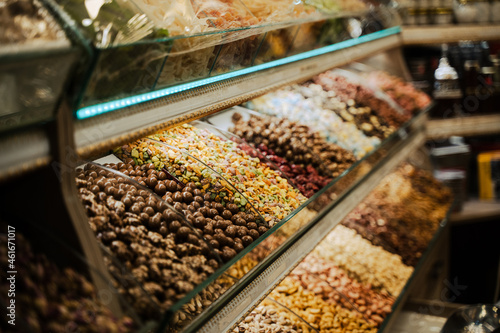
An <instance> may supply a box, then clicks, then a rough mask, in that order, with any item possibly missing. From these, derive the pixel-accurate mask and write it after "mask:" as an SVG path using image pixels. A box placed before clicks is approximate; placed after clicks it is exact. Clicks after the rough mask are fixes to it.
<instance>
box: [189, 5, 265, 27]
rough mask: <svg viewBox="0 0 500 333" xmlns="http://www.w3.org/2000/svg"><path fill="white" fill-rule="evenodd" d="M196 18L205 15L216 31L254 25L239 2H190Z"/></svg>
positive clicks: (253, 21)
mask: <svg viewBox="0 0 500 333" xmlns="http://www.w3.org/2000/svg"><path fill="white" fill-rule="evenodd" d="M192 3H193V7H194V8H195V11H196V12H197V13H198V16H202V15H205V16H206V17H207V18H210V20H211V22H213V24H214V25H215V27H216V28H218V29H223V30H225V29H232V28H240V27H247V26H251V25H256V24H258V23H259V19H258V18H256V17H255V16H254V15H253V14H252V13H251V12H250V11H249V10H248V8H247V7H246V6H245V5H244V4H243V3H242V2H241V1H240V0H209V1H203V0H192Z"/></svg>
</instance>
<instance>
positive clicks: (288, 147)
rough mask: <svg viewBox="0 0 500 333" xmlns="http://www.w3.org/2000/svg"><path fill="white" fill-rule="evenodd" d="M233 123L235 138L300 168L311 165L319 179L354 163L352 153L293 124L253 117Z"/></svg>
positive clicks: (286, 121) (236, 120)
mask: <svg viewBox="0 0 500 333" xmlns="http://www.w3.org/2000/svg"><path fill="white" fill-rule="evenodd" d="M233 120H234V122H235V125H234V128H233V129H232V131H233V133H235V134H236V135H238V136H240V137H242V138H243V139H245V140H247V141H248V142H251V143H254V144H255V145H256V146H257V147H258V148H263V147H264V146H265V147H266V148H268V149H270V150H271V151H272V152H273V153H274V154H276V155H277V156H279V157H282V158H285V159H286V160H287V161H288V162H290V163H292V164H296V165H299V166H301V167H302V168H306V167H307V166H308V165H310V166H312V167H313V168H314V169H316V170H318V172H319V174H320V175H321V176H324V177H331V178H335V177H337V176H339V175H340V174H341V173H342V172H344V171H345V170H346V169H347V168H349V167H350V166H351V165H352V163H354V162H355V157H354V155H353V154H352V153H351V152H349V151H347V150H345V149H343V148H341V147H339V146H338V145H336V144H334V143H330V142H327V141H326V140H325V139H324V138H323V137H321V135H320V134H319V133H316V132H313V131H311V130H310V129H309V128H308V127H307V126H303V125H300V124H298V123H296V122H291V121H288V120H286V119H280V118H276V117H271V116H263V117H258V116H254V115H252V117H251V118H250V119H249V120H248V121H242V120H241V119H240V120H238V118H236V119H235V118H233ZM261 144H262V146H259V145H261ZM264 151H265V150H264Z"/></svg>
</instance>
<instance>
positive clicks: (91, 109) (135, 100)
mask: <svg viewBox="0 0 500 333" xmlns="http://www.w3.org/2000/svg"><path fill="white" fill-rule="evenodd" d="M400 31H401V29H400V27H392V28H388V29H385V30H381V31H377V32H374V33H372V34H369V35H365V36H361V37H359V38H356V39H349V40H346V41H343V42H339V43H336V44H333V45H329V46H325V47H322V48H319V49H316V50H311V51H307V52H304V53H300V54H296V55H293V56H290V57H287V58H283V59H279V60H274V61H270V62H268V63H265V64H260V65H256V66H252V67H249V68H244V69H240V70H237V71H234V72H231V73H226V74H221V75H217V76H214V77H210V78H206V79H201V80H197V81H194V82H190V83H184V84H179V85H177V86H173V87H169V88H165V89H160V90H156V91H153V92H148V93H144V94H139V95H135V96H132V97H126V98H122V99H118V100H115V101H112V102H106V103H102V104H96V105H92V106H87V107H84V108H81V109H79V110H78V111H76V118H77V119H80V120H81V119H87V118H91V117H94V116H97V115H100V114H103V113H107V112H112V111H115V110H119V109H123V108H126V107H129V106H132V105H135V104H139V103H143V102H147V101H151V100H154V99H158V98H162V97H166V96H169V95H173V94H177V93H180V92H183V91H187V90H190V89H193V88H199V87H202V86H206V85H210V84H212V83H216V82H220V81H223V80H227V79H231V78H234V77H238V76H242V75H246V74H251V73H255V72H258V71H262V70H265V69H269V68H273V67H276V66H281V65H285V64H289V63H292V62H296V61H300V60H303V59H308V58H312V57H316V56H319V55H323V54H326V53H330V52H334V51H338V50H342V49H346V48H349V47H353V46H356V45H360V44H363V43H366V42H370V41H374V40H377V39H380V38H384V37H387V36H391V35H395V34H398V33H399V32H400Z"/></svg>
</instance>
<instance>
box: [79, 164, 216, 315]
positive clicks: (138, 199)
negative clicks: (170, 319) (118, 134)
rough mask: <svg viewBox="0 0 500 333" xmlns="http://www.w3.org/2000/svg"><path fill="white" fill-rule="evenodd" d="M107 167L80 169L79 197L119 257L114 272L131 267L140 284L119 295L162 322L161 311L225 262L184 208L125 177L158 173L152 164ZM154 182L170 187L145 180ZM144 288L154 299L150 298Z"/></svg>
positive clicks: (94, 228)
mask: <svg viewBox="0 0 500 333" xmlns="http://www.w3.org/2000/svg"><path fill="white" fill-rule="evenodd" d="M107 165H108V166H109V168H108V167H104V166H99V165H96V164H92V163H88V164H86V165H85V167H84V168H83V169H79V170H77V186H78V191H79V194H80V198H81V200H82V203H83V204H84V206H85V210H86V212H87V214H88V216H89V224H90V228H91V229H92V231H93V232H94V233H95V235H96V237H97V239H98V241H99V242H100V243H101V244H103V246H104V247H105V248H106V250H107V251H108V252H110V253H112V254H113V256H114V257H115V258H116V260H115V259H114V258H112V260H107V263H108V264H109V265H110V266H109V269H110V271H111V272H112V273H113V275H115V276H116V275H118V276H120V275H121V274H122V270H123V269H124V268H126V269H127V270H128V271H130V272H131V275H132V276H133V277H134V278H135V280H137V282H138V283H139V284H140V288H139V287H137V288H131V287H130V286H128V288H119V292H120V293H121V294H122V295H123V296H124V297H125V298H126V299H127V300H129V301H130V303H131V304H132V306H133V307H134V309H135V310H136V311H137V312H138V314H139V315H140V316H141V318H145V319H155V318H156V319H157V317H156V316H158V313H162V312H163V311H166V310H168V309H169V308H170V307H171V306H172V305H173V304H174V303H175V302H176V301H177V300H179V299H181V298H182V297H183V296H184V295H185V294H186V293H189V292H190V291H191V290H192V289H193V287H194V286H196V285H197V284H199V283H200V282H201V281H203V280H204V279H206V278H207V277H208V276H210V275H211V274H213V272H214V270H215V269H217V268H218V267H219V266H220V263H221V261H220V258H219V257H218V255H217V253H215V252H214V251H213V249H212V248H211V246H210V245H209V244H208V243H206V242H205V240H204V239H202V236H201V234H200V233H199V231H198V230H197V229H195V228H193V227H192V226H191V225H190V224H189V223H188V222H187V219H186V216H185V215H184V214H182V213H180V212H179V211H178V210H177V208H184V206H183V205H181V207H176V208H174V207H172V206H170V205H169V204H168V203H166V202H165V201H163V200H162V199H161V198H160V197H159V196H157V195H156V194H154V192H152V191H151V190H149V189H148V188H147V187H145V186H142V185H140V184H139V183H137V182H136V181H135V180H133V179H132V178H130V177H129V176H127V175H125V174H124V173H123V172H125V171H126V172H127V173H128V174H129V175H130V174H131V173H132V174H135V175H136V176H135V177H139V176H142V175H145V174H147V172H148V171H149V170H153V168H151V166H150V165H147V166H146V167H144V168H141V167H140V166H137V167H133V166H132V165H130V164H128V165H126V164H124V163H119V164H107ZM111 168H112V169H111ZM117 170H121V171H117ZM138 173H139V174H138ZM150 174H151V172H150ZM153 181H156V182H157V185H158V187H161V185H163V186H165V180H158V179H157V178H155V177H153V176H151V175H150V176H148V178H147V179H146V181H145V182H146V183H148V184H151V182H153ZM155 188H156V187H155ZM116 270H119V271H118V272H117V271H116ZM143 290H144V291H145V292H146V293H147V295H148V296H149V297H148V298H147V299H145V298H144V297H143ZM149 298H150V299H152V300H153V304H154V305H153V306H151V303H150V301H149Z"/></svg>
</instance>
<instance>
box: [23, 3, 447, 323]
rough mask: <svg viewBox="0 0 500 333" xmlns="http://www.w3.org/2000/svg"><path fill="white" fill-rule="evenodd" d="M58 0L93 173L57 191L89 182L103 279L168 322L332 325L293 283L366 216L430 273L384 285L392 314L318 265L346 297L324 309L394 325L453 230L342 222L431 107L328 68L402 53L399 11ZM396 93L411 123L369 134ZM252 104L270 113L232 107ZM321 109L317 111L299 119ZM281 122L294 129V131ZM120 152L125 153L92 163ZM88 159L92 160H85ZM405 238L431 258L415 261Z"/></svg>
mask: <svg viewBox="0 0 500 333" xmlns="http://www.w3.org/2000/svg"><path fill="white" fill-rule="evenodd" d="M43 3H44V4H45V5H46V6H47V8H49V9H50V10H51V11H53V12H54V13H56V16H57V17H58V19H59V22H62V24H63V26H64V28H65V29H66V31H67V32H68V34H69V35H70V38H71V39H72V41H73V42H74V43H76V44H78V45H80V47H81V49H82V50H83V52H84V54H85V56H86V57H84V58H82V59H83V60H84V61H83V62H84V63H83V64H80V66H79V68H78V70H77V71H76V72H75V73H77V74H75V75H76V78H74V79H73V80H72V88H71V90H68V98H71V97H72V98H73V101H74V104H73V105H72V106H71V107H69V108H68V109H66V110H65V111H68V112H67V113H68V114H69V117H68V115H66V116H67V118H66V119H65V121H67V122H68V123H67V124H70V125H71V126H68V127H67V131H68V133H66V132H65V133H66V134H68V135H67V136H63V135H61V133H60V131H62V130H61V128H60V127H59V128H58V129H57V131H58V137H57V139H56V142H53V143H57V144H54V146H58V147H56V148H54V149H55V150H56V152H57V155H58V157H57V158H58V159H63V160H61V162H62V163H63V166H65V167H67V168H66V169H67V170H68V171H67V172H68V173H69V174H71V175H72V176H74V177H73V178H72V181H74V182H75V184H73V183H68V182H67V179H65V178H62V180H60V181H61V183H60V184H58V185H56V186H57V187H69V188H72V189H73V190H74V192H73V194H72V196H71V197H70V198H69V199H68V200H70V201H72V202H73V204H75V206H73V207H77V206H78V210H79V211H81V212H83V213H84V214H81V216H77V217H75V215H72V216H71V218H70V219H71V220H73V222H74V224H78V225H80V226H82V228H88V229H89V230H88V231H89V233H90V235H91V236H92V237H94V238H95V239H93V240H94V241H97V243H98V244H100V249H101V252H102V253H101V252H99V253H96V254H95V258H97V260H99V261H102V262H103V267H104V268H105V269H104V270H103V272H101V273H106V274H107V276H108V279H109V280H110V281H111V280H115V281H114V282H112V284H113V286H114V288H115V289H116V295H119V298H121V299H123V300H125V301H126V302H125V304H120V306H119V307H118V308H119V309H122V310H123V309H126V311H125V312H126V313H128V312H127V311H128V310H131V313H135V314H134V315H133V316H132V315H130V316H131V317H132V318H133V319H134V321H135V322H138V323H139V324H138V326H140V327H143V328H144V327H146V328H149V329H151V330H152V331H156V332H165V331H168V332H194V331H200V332H222V331H229V330H233V329H236V328H237V327H239V326H241V328H242V329H245V327H246V325H247V324H248V325H249V327H251V326H252V325H259V320H258V319H256V318H265V320H268V321H270V322H271V323H273V322H274V321H277V324H279V325H285V326H287V325H288V326H289V327H292V328H293V327H295V328H297V327H300V328H301V329H302V330H303V331H308V332H315V331H317V330H318V329H319V328H320V326H318V325H316V324H317V323H315V318H316V317H317V314H315V313H311V312H307V311H305V312H304V311H302V310H301V309H295V308H293V305H292V304H291V303H287V302H286V299H284V298H281V296H282V295H280V294H282V293H287V292H286V291H285V289H286V290H289V289H293V288H295V286H294V283H295V282H293V281H292V282H293V283H292V282H290V279H291V278H294V276H295V277H297V276H298V275H300V274H299V273H297V271H296V270H294V271H292V268H294V267H295V266H297V265H299V266H298V268H297V269H300V268H302V269H303V270H304V269H305V268H304V265H302V264H300V263H301V261H302V260H303V259H304V258H305V257H306V255H308V254H309V253H311V252H313V253H314V252H315V251H316V250H315V248H316V246H317V245H318V243H320V240H321V239H323V238H324V237H325V236H326V235H327V234H328V233H329V232H330V231H332V229H333V230H334V231H335V230H340V229H342V228H347V227H346V226H350V227H352V228H353V230H356V231H350V232H351V233H355V232H357V233H358V234H359V235H360V236H359V238H364V239H365V240H366V239H368V240H369V241H370V242H372V243H373V244H374V245H377V246H378V247H380V248H383V249H384V251H386V252H388V253H391V254H394V255H399V256H401V257H402V258H403V259H402V260H403V262H404V264H405V265H407V266H411V267H413V268H414V269H413V270H412V273H410V274H408V275H405V277H406V278H408V279H406V280H405V281H403V282H402V283H401V284H400V285H399V286H398V288H399V289H397V290H392V289H390V288H386V289H387V292H386V293H385V294H383V295H382V296H380V295H379V294H377V295H378V296H377V297H379V298H380V301H381V302H385V303H384V304H385V305H384V307H383V309H384V310H383V313H382V312H381V313H376V314H375V315H377V316H379V317H373V316H371V315H372V314H367V313H366V309H365V308H363V304H362V301H361V303H360V302H357V301H359V298H356V297H354V296H352V295H349V290H348V289H342V287H341V286H337V285H334V283H335V282H332V281H331V280H327V279H325V278H324V276H320V275H319V274H317V273H312V274H311V276H310V277H308V279H307V281H306V280H304V281H303V282H301V283H302V284H303V285H302V287H301V288H303V289H304V288H305V289H307V285H308V284H316V285H318V286H320V287H321V288H322V289H321V290H323V291H324V292H325V293H327V294H328V297H327V296H324V297H322V300H321V301H318V303H317V304H323V303H322V302H325V303H326V304H328V306H331V307H334V308H336V309H337V308H338V309H342V310H338V313H332V314H331V315H330V314H328V317H329V318H330V317H332V318H331V319H332V320H338V319H345V318H346V316H347V317H348V316H351V315H352V316H353V317H355V318H357V320H358V321H359V323H358V324H359V325H360V327H365V328H367V329H373V330H375V329H383V328H384V327H385V326H384V325H387V324H386V323H387V321H389V320H391V319H390V318H391V317H390V313H392V312H394V311H396V310H397V308H398V307H399V306H400V304H401V303H402V302H403V300H404V298H405V297H406V296H407V294H406V293H405V288H406V287H405V286H409V284H407V283H408V282H407V281H410V283H411V280H412V279H413V276H414V275H412V274H417V273H418V270H419V268H418V267H419V263H422V262H423V261H425V258H426V255H425V253H426V252H425V251H426V248H430V247H432V246H433V242H435V240H436V239H437V237H439V233H440V230H441V229H440V228H437V229H432V231H430V236H431V237H430V238H431V239H428V242H426V243H425V246H421V244H420V243H418V242H417V241H416V240H415V239H414V237H412V236H408V234H407V233H408V232H409V231H408V230H409V229H407V228H406V227H401V228H400V230H399V231H400V234H401V235H400V237H399V238H398V239H396V240H395V239H394V238H390V237H387V234H378V233H377V232H378V229H377V228H376V227H373V228H369V227H367V226H366V225H362V224H360V223H359V219H357V218H351V219H350V220H346V221H345V222H342V221H344V217H346V216H348V214H349V213H350V212H351V211H352V210H353V209H354V208H355V207H356V206H357V205H358V203H359V202H360V201H361V200H362V199H363V198H364V197H365V196H366V195H368V193H370V192H371V190H372V189H373V188H375V187H376V186H377V184H378V183H379V182H380V181H381V179H382V178H383V177H384V176H385V175H387V174H388V173H389V172H390V171H391V170H393V169H394V168H395V167H396V166H397V165H399V163H400V162H401V161H404V160H405V159H406V158H407V157H408V156H410V155H411V154H413V152H414V151H415V150H416V149H417V148H419V147H420V146H421V145H422V144H423V142H424V141H425V133H424V130H425V122H426V111H427V110H426V108H428V107H429V105H428V104H427V105H425V106H422V107H415V108H413V109H411V110H407V109H405V108H401V106H398V105H397V104H396V103H397V102H401V101H400V100H398V99H397V98H396V100H395V101H394V100H391V99H390V97H389V96H388V95H386V94H385V92H389V93H393V92H394V91H395V90H394V89H392V88H387V87H374V86H371V87H370V89H371V90H370V89H368V88H367V86H365V85H364V83H365V82H364V81H366V80H368V79H367V78H369V77H368V76H363V75H364V73H359V72H357V73H352V72H349V73H347V74H346V73H345V72H343V71H336V72H335V71H328V72H327V73H323V74H322V75H320V76H317V74H319V73H321V72H323V71H324V70H326V69H331V68H332V67H338V66H341V65H344V64H347V63H349V62H351V61H353V60H355V59H361V58H364V57H367V56H370V55H373V54H375V55H376V54H379V53H381V52H384V51H386V50H388V49H394V48H398V47H399V46H400V45H401V44H400V43H401V42H400V33H399V27H398V18H397V17H396V18H395V17H392V16H391V15H392V14H391V11H390V10H386V9H385V8H384V7H378V6H373V5H370V6H368V5H360V6H359V7H356V6H357V5H356V4H355V3H353V4H352V7H345V8H342V7H341V6H342V5H341V4H333V5H332V6H331V7H329V8H322V7H321V6H319V5H318V2H315V1H306V2H305V3H302V2H293V4H291V3H292V2H291V1H273V6H275V7H276V8H285V10H284V11H282V12H281V13H280V15H276V13H277V12H273V11H270V8H274V7H273V6H269V8H263V7H259V3H258V2H257V1H254V2H252V1H250V0H241V1H228V2H226V1H224V2H222V1H221V2H219V1H210V2H202V1H187V2H184V3H183V4H182V5H179V6H180V7H176V6H174V5H171V6H170V7H167V6H165V7H162V10H160V11H159V10H158V7H157V5H155V4H154V3H151V2H148V3H145V2H139V1H135V2H129V1H126V2H124V1H122V0H113V1H111V2H104V3H101V2H99V1H91V2H88V1H85V2H78V1H76V2H75V1H70V0H44V2H43ZM285 5H286V6H285ZM315 5H316V7H315ZM221 6H222V7H221ZM224 6H229V8H226V7H224ZM222 8H223V9H222ZM339 77H343V79H339ZM344 79H345V80H344ZM372 79H373V77H372ZM374 80H375V81H377V79H374ZM304 81H307V83H305V84H304V83H303V82H304ZM331 82H336V84H337V86H342V85H344V86H349V87H350V86H355V85H358V86H359V87H358V88H356V89H358V90H359V91H362V92H363V93H364V94H368V95H369V96H370V97H369V98H368V99H370V100H371V99H372V97H373V96H376V97H379V99H378V100H379V102H378V104H377V105H375V104H368V102H367V100H366V96H365V98H361V97H360V96H351V95H349V94H348V93H346V94H345V95H346V96H347V97H346V99H345V100H344V99H342V93H341V89H338V90H337V92H338V93H337V92H336V93H335V95H334V94H332V93H331V91H333V88H330V85H329V83H331ZM297 83H301V85H300V86H298V85H294V86H292V87H287V88H285V89H283V90H279V91H276V90H277V89H278V88H280V87H282V86H286V85H289V84H297ZM361 86H362V88H364V89H361V88H360V87H361ZM337 88H338V87H337ZM356 89H354V90H356ZM379 89H380V90H379ZM346 90H349V89H346ZM269 92H273V93H271V94H269V95H273V94H274V96H278V97H279V96H282V95H280V94H284V95H287V96H295V97H297V96H299V95H300V96H302V97H301V98H302V100H301V101H299V99H300V98H297V100H296V102H297V104H296V105H295V106H294V107H295V109H294V108H291V107H290V108H289V105H288V104H287V103H288V101H286V102H284V101H283V100H281V102H280V101H279V100H278V101H276V100H275V102H274V104H272V103H271V102H269V99H266V98H269V96H267V97H266V96H264V97H262V98H259V97H260V96H261V95H263V94H264V93H269ZM314 96H316V97H314ZM381 96H383V97H381ZM393 97H394V96H393ZM334 98H338V100H335V101H334ZM251 99H253V100H252V101H251V102H249V100H251ZM289 99H290V100H293V98H292V97H290V98H289ZM373 99H375V98H373ZM380 100H382V101H384V102H385V103H386V104H387V105H388V107H387V108H388V109H391V110H392V111H390V112H392V113H391V114H404V115H406V117H404V119H398V121H397V122H394V123H392V124H391V126H392V129H391V130H390V131H384V130H383V129H380V131H379V132H377V133H376V134H375V132H376V131H374V130H373V128H368V127H369V125H370V124H371V125H373V124H374V122H375V123H377V122H378V123H381V121H380V119H383V118H384V117H383V116H382V115H381V114H379V113H377V112H378V111H380V110H379V109H381V107H380V104H383V103H382V102H380ZM259 101H260V102H261V103H262V104H259ZM246 102H248V103H247V104H245V105H244V106H245V107H248V108H253V109H254V110H248V109H244V108H242V107H235V108H232V109H231V108H229V107H232V106H234V105H238V104H241V103H246ZM266 103H271V104H272V108H273V110H272V111H273V112H268V111H266V110H265V108H264V107H262V106H263V105H269V104H266ZM280 103H281V104H282V106H283V109H282V110H281V109H280V107H279V106H280ZM342 103H343V104H342ZM303 106H308V109H307V111H308V112H307V113H305V112H302V113H301V112H294V110H295V111H297V110H299V109H300V110H302V107H303ZM99 108H100V109H99ZM366 108H371V109H373V110H372V111H373V112H371V111H370V112H368V111H367V110H366ZM115 110H117V111H118V112H110V111H115ZM222 110H225V111H224V112H222ZM303 110H306V109H305V108H304V109H303ZM360 110H361V111H363V112H361V111H360ZM376 110H378V111H376ZM358 111H359V114H358ZM287 112H288V113H287ZM394 112H395V113H394ZM271 116H273V117H274V118H273V117H271ZM355 116H356V117H355ZM238 117H240V118H238ZM267 117H269V118H267ZM200 118H202V119H201V121H195V120H196V119H200ZM237 118H238V119H237ZM269 119H272V120H269ZM367 119H369V120H367ZM373 119H376V120H373ZM239 120H241V121H242V122H241V123H238V121H239ZM58 121H60V120H58ZM244 121H247V122H248V123H243V122H244ZM322 121H323V124H322V123H321V122H322ZM278 123H279V124H280V125H282V124H286V126H288V129H289V130H290V131H289V132H287V131H281V129H280V131H278V125H276V124H278ZM292 123H293V124H292ZM182 124H184V125H182ZM208 124H211V125H208ZM59 125H60V126H61V127H62V124H59ZM178 125H181V126H178ZM264 125H265V126H267V127H265V126H264ZM175 126H178V127H175ZM214 126H215V127H214ZM252 126H253V128H252ZM259 126H260V127H259ZM273 126H275V127H273ZM306 127H307V130H305V128H306ZM249 128H250V129H251V131H250V130H249ZM266 130H267V132H266ZM349 131H350V132H349ZM341 132H342V133H344V134H345V133H351V134H352V133H355V134H356V135H343V136H342V135H340V134H339V133H341ZM189 133H191V134H189ZM193 133H194V134H193ZM289 133H292V134H293V135H292V134H290V135H288V134H289ZM301 133H302V134H304V133H305V134H304V135H303V136H300V135H299V134H301ZM273 134H274V136H272V135H273ZM68 137H69V138H68ZM302 139H303V141H302ZM58 140H60V141H58ZM265 140H267V141H265ZM353 140H364V141H362V142H363V144H359V142H356V143H353ZM319 141H321V142H320V143H318V142H319ZM360 142H361V141H360ZM61 147H62V148H61ZM58 149H62V150H61V151H58ZM47 150H48V149H47ZM68 151H70V153H68ZM61 152H62V153H61ZM325 152H326V153H325ZM110 154H111V155H110ZM68 156H69V157H68ZM75 156H76V157H75ZM102 156H107V158H109V160H106V161H100V160H99V159H98V160H97V161H95V162H90V161H94V160H95V159H96V158H100V157H102ZM72 157H75V160H77V161H78V163H79V164H80V163H81V162H82V160H83V161H84V162H85V163H86V166H85V167H83V168H80V167H79V168H75V165H73V164H74V163H73V162H72V160H71V158H72ZM117 157H118V158H119V159H117ZM85 158H88V161H87V160H84V159H85ZM66 169H64V170H66ZM24 181H25V180H23V179H21V180H20V182H21V185H22V184H23V182H24ZM26 181H27V180H26ZM43 200H49V198H45V199H43ZM67 204H68V203H65V205H67ZM341 222H342V224H343V225H341V226H339V227H338V228H335V226H336V225H337V224H339V223H341ZM334 228H335V229H334ZM349 230H351V229H349ZM429 230H430V229H429ZM406 236H407V237H406ZM427 236H429V235H427ZM402 240H405V241H408V242H412V244H414V245H415V244H416V245H415V247H414V248H415V249H417V250H418V251H420V252H422V254H421V255H420V256H418V257H411V256H409V255H408V254H403V253H402V252H401V251H402V250H401V248H402V247H401V246H398V245H400V244H399V243H398V242H401V241H402ZM332 243H333V241H332ZM417 243H418V244H417ZM335 244H336V243H335ZM338 246H339V248H340V245H338ZM417 250H416V252H417ZM420 252H419V253H420ZM95 258H94V259H95ZM350 263H351V264H356V263H357V264H359V266H363V267H364V266H366V263H358V262H357V261H356V260H355V259H353V260H352V261H351V262H350ZM337 265H339V263H337ZM344 266H345V267H344V268H347V266H349V262H346V263H345V265H344ZM364 270H365V271H366V270H369V269H368V268H366V267H364ZM315 274H316V275H315ZM288 275H290V276H288ZM286 276H288V277H286ZM165 277H168V278H165ZM285 277H286V278H285ZM282 280H283V281H284V282H281V281H282ZM381 280H382V278H379V277H374V278H373V279H372V280H371V282H372V284H374V285H383V282H381ZM127 283H129V284H127ZM280 283H283V284H282V285H280ZM124 285H127V286H128V287H124ZM283 285H285V286H286V288H281V287H283ZM275 287H276V288H275ZM297 289H299V288H298V286H297ZM389 289H390V290H389ZM377 291H381V290H377ZM308 292H311V293H312V294H314V293H317V291H316V290H309V291H308ZM367 292H368V291H367ZM268 294H269V295H270V296H268ZM306 294H307V293H306ZM344 310H348V311H349V312H345V311H344ZM264 312H265V313H264ZM277 313H279V314H280V315H282V317H283V318H285V319H284V320H280V319H277V318H276V316H275V315H276V314H277ZM315 316H316V317H315ZM136 317H137V318H138V319H140V321H138V320H136V319H135V318H136ZM242 319H243V320H242ZM148 325H151V326H148ZM315 325H316V326H315ZM363 325H364V326H363Z"/></svg>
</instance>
